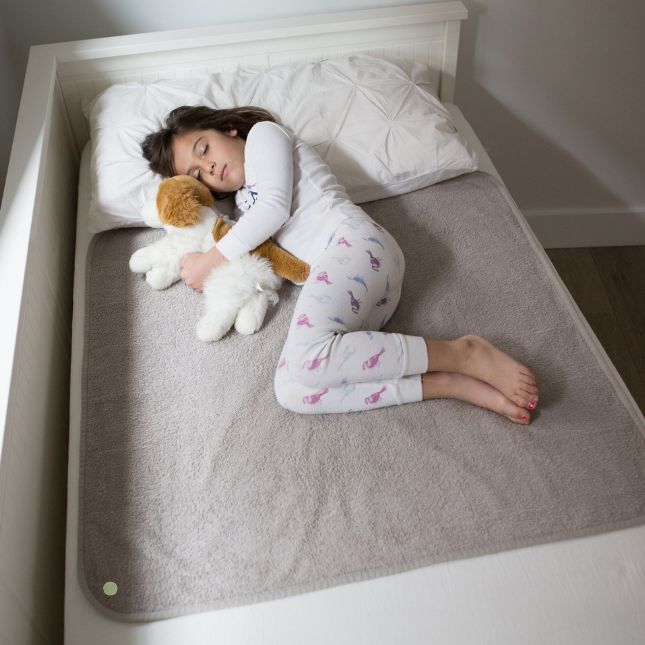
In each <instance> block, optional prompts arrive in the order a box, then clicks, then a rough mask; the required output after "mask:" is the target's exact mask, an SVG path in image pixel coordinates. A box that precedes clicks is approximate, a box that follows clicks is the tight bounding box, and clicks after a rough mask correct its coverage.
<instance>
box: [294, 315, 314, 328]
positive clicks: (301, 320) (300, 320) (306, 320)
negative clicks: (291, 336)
mask: <svg viewBox="0 0 645 645" xmlns="http://www.w3.org/2000/svg"><path fill="white" fill-rule="evenodd" d="M296 325H298V326H299V327H301V326H302V325H307V327H309V329H311V328H312V327H313V326H314V325H312V324H311V323H310V322H309V318H307V314H301V315H300V316H298V322H297V323H296Z"/></svg>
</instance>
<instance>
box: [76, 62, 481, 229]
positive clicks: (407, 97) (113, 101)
mask: <svg viewBox="0 0 645 645" xmlns="http://www.w3.org/2000/svg"><path fill="white" fill-rule="evenodd" d="M180 105H207V106H209V107H217V108H229V107H234V106H237V105H255V106H258V107H263V108H265V109H267V110H269V111H270V112H271V113H272V114H273V115H274V116H275V118H276V120H277V121H278V122H279V123H281V124H282V125H284V126H285V127H287V128H288V129H289V130H291V131H292V132H294V133H295V134H296V135H298V136H300V137H301V138H303V139H304V140H305V141H307V142H308V143H309V144H311V145H312V146H313V147H314V149H315V150H316V151H317V152H318V154H320V156H321V157H322V158H323V159H324V160H325V162H326V163H327V164H328V165H329V167H330V169H331V171H332V172H333V173H334V174H335V175H336V178H337V179H338V182H339V183H340V184H342V185H343V186H344V187H345V188H346V190H347V193H348V195H349V196H350V198H351V199H352V200H353V201H354V202H355V203H357V204H360V203H362V202H367V201H371V200H374V199H380V198H383V197H391V196H393V195H401V194H403V193H406V192H410V191H413V190H417V189H419V188H424V187H425V186H430V185H431V184H434V183H436V182H439V181H442V180H444V179H449V178H451V177H456V176H457V175H460V174H462V173H465V172H471V171H473V170H476V169H477V156H476V154H475V152H474V151H472V150H471V149H470V148H469V147H468V144H467V143H466V140H465V139H464V138H463V137H462V136H461V135H460V134H459V133H458V132H457V130H456V128H455V127H454V125H453V123H452V121H451V119H450V115H449V113H448V111H447V110H446V109H445V108H444V107H443V106H442V105H441V103H440V101H439V100H438V98H437V95H436V91H435V87H434V85H433V83H432V82H431V80H430V70H429V68H428V67H427V66H425V65H422V64H420V63H411V62H408V61H403V60H396V59H388V60H384V59H380V58H374V57H372V56H362V55H360V56H359V55H353V56H348V57H345V58H337V59H333V60H327V61H323V62H321V63H306V64H301V65H281V66H278V67H273V68H271V69H269V70H267V71H264V72H258V71H254V70H247V69H239V70H237V71H234V72H227V73H221V74H213V75H206V74H204V75H199V76H193V77H189V78H182V79H177V80H164V81H157V82H156V83H152V84H147V85H143V84H140V83H125V84H121V85H113V86H112V87H110V88H108V89H107V90H105V91H104V92H103V93H102V94H100V95H99V96H98V97H97V98H96V99H94V100H93V101H92V102H91V103H90V104H89V105H88V106H86V114H89V122H90V132H91V138H92V164H91V180H92V199H91V205H90V231H91V232H92V233H97V232H100V231H104V230H108V229H111V228H118V227H123V226H143V225H144V223H143V220H142V218H141V208H142V206H143V204H144V203H145V202H146V201H148V200H149V199H151V198H153V197H154V196H155V195H156V192H157V187H158V185H159V184H160V183H161V181H163V179H162V178H161V177H159V176H157V175H155V174H154V173H152V172H151V171H150V170H149V169H148V164H147V162H146V160H145V159H144V158H143V156H142V154H141V142H142V141H143V139H144V138H145V136H146V135H147V134H148V133H150V132H153V131H155V130H158V129H160V128H161V127H163V121H164V119H165V117H166V115H167V114H168V113H169V112H170V111H171V110H172V109H173V108H175V107H178V106H180Z"/></svg>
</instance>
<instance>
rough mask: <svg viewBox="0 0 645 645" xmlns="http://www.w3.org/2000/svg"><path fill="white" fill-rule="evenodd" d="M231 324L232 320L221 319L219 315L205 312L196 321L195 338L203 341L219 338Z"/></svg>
mask: <svg viewBox="0 0 645 645" xmlns="http://www.w3.org/2000/svg"><path fill="white" fill-rule="evenodd" d="M232 326H233V321H232V320H230V321H229V320H223V319H222V318H221V317H220V316H214V315H212V314H206V315H205V316H203V317H202V318H201V319H200V320H199V322H198V323H197V338H199V340H203V341H204V342H205V343H210V342H212V341H215V340H219V339H220V338H222V337H223V336H225V335H226V333H227V332H228V330H229V329H230V328H231V327H232Z"/></svg>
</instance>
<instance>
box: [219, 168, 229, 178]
mask: <svg viewBox="0 0 645 645" xmlns="http://www.w3.org/2000/svg"><path fill="white" fill-rule="evenodd" d="M226 168H227V166H224V168H222V174H221V175H220V176H219V177H220V179H221V180H222V181H224V180H225V179H226V175H227V174H228V171H227V170H226Z"/></svg>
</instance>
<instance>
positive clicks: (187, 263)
mask: <svg viewBox="0 0 645 645" xmlns="http://www.w3.org/2000/svg"><path fill="white" fill-rule="evenodd" d="M224 262H228V260H227V259H226V258H225V257H224V256H223V255H222V254H221V253H220V252H219V251H218V250H217V247H216V246H214V247H213V248H212V249H211V250H210V251H208V252H206V253H186V255H184V257H182V258H181V260H180V261H179V266H181V274H180V275H181V277H182V278H183V279H184V282H185V283H186V284H187V285H188V286H189V287H191V288H192V289H194V290H195V291H199V292H201V291H203V289H204V280H206V278H207V277H208V276H209V275H210V272H211V271H212V270H213V269H215V268H216V267H218V266H220V264H224Z"/></svg>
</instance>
